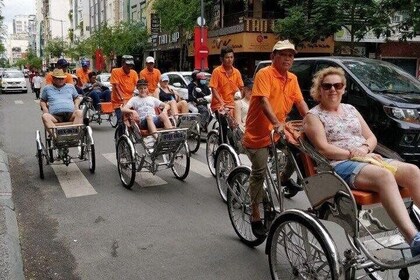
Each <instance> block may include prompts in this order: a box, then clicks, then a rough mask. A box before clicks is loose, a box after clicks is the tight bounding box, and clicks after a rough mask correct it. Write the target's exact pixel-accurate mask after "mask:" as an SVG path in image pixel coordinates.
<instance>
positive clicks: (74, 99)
mask: <svg viewBox="0 0 420 280" xmlns="http://www.w3.org/2000/svg"><path fill="white" fill-rule="evenodd" d="M51 75H52V79H53V81H52V84H51V85H46V86H45V87H44V88H43V89H42V93H41V101H40V105H41V109H42V112H43V114H42V122H43V123H44V125H45V127H46V128H47V129H49V128H53V127H55V124H56V123H61V122H73V123H74V124H81V123H82V122H83V113H82V111H81V110H79V104H80V98H78V97H79V94H78V93H77V91H76V88H75V87H74V86H73V85H72V84H68V83H65V79H66V77H67V75H66V73H64V71H63V69H54V70H53V72H52V73H51ZM47 104H48V105H47ZM48 131H49V132H50V130H48Z"/></svg>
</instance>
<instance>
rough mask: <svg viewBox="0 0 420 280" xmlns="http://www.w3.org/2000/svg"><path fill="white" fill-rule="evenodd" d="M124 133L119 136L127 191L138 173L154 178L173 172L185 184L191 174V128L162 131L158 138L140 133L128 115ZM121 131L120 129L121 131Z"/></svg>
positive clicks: (120, 171) (120, 167) (121, 170)
mask: <svg viewBox="0 0 420 280" xmlns="http://www.w3.org/2000/svg"><path fill="white" fill-rule="evenodd" d="M120 126H123V128H124V133H122V134H121V135H118V133H116V134H115V143H116V156H117V166H118V174H119V176H120V179H121V183H122V184H123V186H124V187H125V188H128V189H131V187H132V186H133V184H134V180H135V177H136V172H140V171H142V170H145V171H148V172H151V173H152V174H153V175H154V174H156V172H158V171H159V170H162V169H168V168H170V169H171V170H172V172H173V173H174V175H175V177H176V178H177V179H180V180H184V179H185V178H186V177H187V176H188V173H189V171H190V152H189V149H188V144H187V136H188V128H174V129H160V130H158V131H157V133H156V134H157V137H156V138H155V137H154V136H153V135H150V134H149V132H148V131H147V130H140V129H139V127H138V125H137V123H136V122H135V121H134V120H132V119H131V118H130V117H128V116H127V115H124V124H120ZM119 129H120V127H117V131H119Z"/></svg>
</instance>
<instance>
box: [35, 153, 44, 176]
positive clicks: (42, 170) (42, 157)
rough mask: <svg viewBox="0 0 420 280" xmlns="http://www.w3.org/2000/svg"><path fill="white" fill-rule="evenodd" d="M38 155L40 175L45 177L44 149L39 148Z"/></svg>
mask: <svg viewBox="0 0 420 280" xmlns="http://www.w3.org/2000/svg"><path fill="white" fill-rule="evenodd" d="M36 157H37V158H38V167H39V177H40V178H41V179H44V155H43V154H42V150H37V153H36Z"/></svg>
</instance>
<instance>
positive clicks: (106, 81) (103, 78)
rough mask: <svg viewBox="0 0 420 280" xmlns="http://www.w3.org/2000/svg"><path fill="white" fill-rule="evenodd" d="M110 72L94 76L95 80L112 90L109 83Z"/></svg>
mask: <svg viewBox="0 0 420 280" xmlns="http://www.w3.org/2000/svg"><path fill="white" fill-rule="evenodd" d="M110 78H111V73H101V74H98V76H96V81H98V82H100V83H101V84H102V85H103V86H106V87H108V88H109V90H111V91H112V84H111V83H110Z"/></svg>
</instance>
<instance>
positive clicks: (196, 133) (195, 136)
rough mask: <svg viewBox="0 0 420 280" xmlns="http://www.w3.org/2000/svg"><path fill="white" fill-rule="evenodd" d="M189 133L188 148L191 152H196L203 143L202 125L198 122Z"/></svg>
mask: <svg viewBox="0 0 420 280" xmlns="http://www.w3.org/2000/svg"><path fill="white" fill-rule="evenodd" d="M188 134H189V135H188V139H187V141H188V148H189V150H190V152H191V153H193V154H195V153H196V152H197V151H198V149H199V148H200V143H201V136H200V126H199V125H198V124H197V125H196V126H195V128H193V129H192V130H191V131H190V132H189V133H188Z"/></svg>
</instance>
